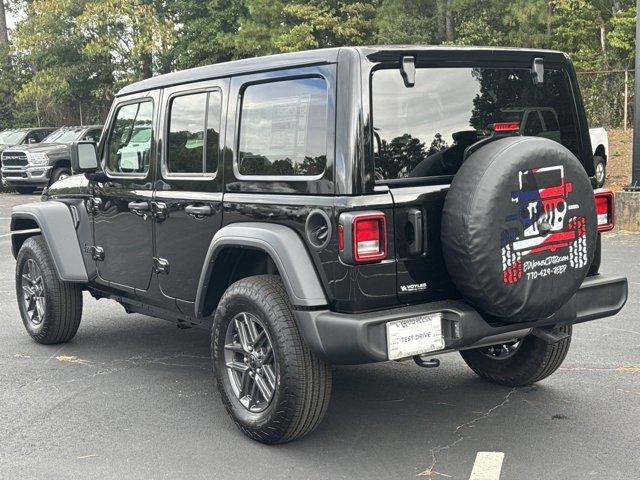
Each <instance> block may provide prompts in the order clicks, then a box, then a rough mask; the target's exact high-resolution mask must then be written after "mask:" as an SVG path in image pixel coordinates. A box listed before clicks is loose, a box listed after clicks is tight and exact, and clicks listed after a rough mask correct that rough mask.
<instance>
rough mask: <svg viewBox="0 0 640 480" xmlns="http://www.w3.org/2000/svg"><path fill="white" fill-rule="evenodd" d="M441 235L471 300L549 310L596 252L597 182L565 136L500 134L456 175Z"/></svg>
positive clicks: (490, 306)
mask: <svg viewBox="0 0 640 480" xmlns="http://www.w3.org/2000/svg"><path fill="white" fill-rule="evenodd" d="M441 235H442V249H443V254H444V259H445V264H446V266H447V270H448V272H449V275H450V277H451V279H452V280H453V282H454V284H455V285H456V287H457V288H458V290H459V291H460V293H461V294H462V296H463V297H464V298H465V299H466V300H467V301H468V302H469V303H470V304H472V305H473V306H475V307H477V308H478V309H479V310H481V311H483V312H485V313H488V314H489V315H493V316H495V317H499V318H500V319H502V320H504V321H508V322H524V321H530V320H536V319H542V318H546V317H548V316H550V315H552V314H553V313H554V312H556V311H557V310H558V309H559V308H560V307H561V306H562V305H564V304H565V303H566V302H567V301H568V300H569V299H570V298H571V297H572V296H573V294H574V293H575V292H576V290H577V289H578V288H579V287H580V285H581V284H582V282H583V280H584V278H585V276H586V275H587V271H588V270H589V266H590V265H591V261H592V260H593V255H594V251H595V245H596V235H597V224H596V213H595V202H594V195H593V188H592V187H591V182H590V181H589V178H588V177H587V174H586V172H585V170H584V168H583V167H582V165H581V164H580V162H579V161H578V159H577V158H576V157H575V156H574V155H573V154H572V153H571V152H570V151H569V150H567V149H566V148H565V147H564V146H562V145H560V144H559V143H557V142H554V141H552V140H548V139H545V138H538V137H509V138H504V139H500V140H495V141H493V142H491V143H488V144H487V145H485V146H483V147H481V148H480V149H479V150H477V151H476V152H474V153H473V154H472V155H470V156H469V158H467V159H466V160H465V162H464V164H463V165H462V166H461V167H460V170H458V172H457V174H456V176H455V177H454V179H453V181H452V183H451V188H450V190H449V192H448V193H447V196H446V199H445V203H444V210H443V216H442V232H441Z"/></svg>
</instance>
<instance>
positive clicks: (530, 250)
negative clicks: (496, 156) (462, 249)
mask: <svg viewBox="0 0 640 480" xmlns="http://www.w3.org/2000/svg"><path fill="white" fill-rule="evenodd" d="M518 181H519V189H518V190H516V191H514V192H512V193H511V201H512V203H513V204H514V205H515V206H517V213H513V214H511V215H508V216H507V218H506V220H507V222H510V223H511V224H512V226H510V227H509V228H507V229H506V230H504V231H503V232H502V235H501V247H502V280H503V282H504V283H506V284H515V283H517V282H519V281H520V280H521V279H522V277H523V276H524V270H525V269H524V262H525V261H526V258H527V257H529V256H532V255H536V254H540V253H543V252H549V253H550V254H551V253H552V254H556V253H559V252H561V251H562V252H564V253H563V255H566V256H568V264H569V267H571V268H582V267H584V266H585V265H586V263H587V259H588V255H587V237H586V233H587V226H586V221H585V218H584V217H581V216H576V215H571V212H572V211H573V210H576V209H577V208H579V205H578V204H570V203H569V197H570V194H571V186H572V185H571V182H567V181H565V177H564V167H563V166H562V165H558V166H553V167H544V168H531V169H529V170H521V171H520V172H518ZM514 210H515V209H514ZM536 256H537V257H538V255H536ZM565 263H566V262H565Z"/></svg>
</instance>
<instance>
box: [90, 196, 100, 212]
mask: <svg viewBox="0 0 640 480" xmlns="http://www.w3.org/2000/svg"><path fill="white" fill-rule="evenodd" d="M100 205H102V199H101V198H98V197H90V198H88V199H87V213H88V214H89V215H95V214H96V213H98V212H99V211H100Z"/></svg>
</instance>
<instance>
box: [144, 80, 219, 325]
mask: <svg viewBox="0 0 640 480" xmlns="http://www.w3.org/2000/svg"><path fill="white" fill-rule="evenodd" d="M227 86H228V80H221V81H220V80H217V81H214V82H210V83H207V84H206V86H205V87H203V88H201V89H198V90H190V91H185V90H184V87H182V88H180V87H175V88H173V89H167V90H165V93H164V98H165V100H164V108H163V112H164V114H163V119H162V125H163V128H162V135H163V141H162V142H161V143H162V145H163V148H162V154H161V156H162V161H161V162H160V169H159V171H158V176H157V181H156V193H155V208H156V210H157V213H156V227H155V228H156V233H155V243H156V257H157V262H158V263H159V264H160V265H162V266H163V267H164V268H163V271H162V272H161V273H160V274H159V278H158V279H159V284H160V288H161V290H162V293H163V294H164V295H166V296H167V297H171V298H175V299H177V300H182V301H184V302H194V301H195V297H196V291H197V287H198V281H199V279H200V273H201V271H202V266H203V265H204V259H205V255H206V253H207V250H208V247H209V244H210V243H211V240H212V239H213V236H214V235H215V233H216V232H217V231H218V229H219V228H220V225H221V223H222V173H221V172H222V168H221V159H222V149H223V145H222V143H221V140H220V139H222V138H224V135H222V134H221V133H222V132H221V130H222V129H223V125H224V122H223V120H222V119H223V118H224V114H223V112H224V111H225V110H226V109H225V108H223V105H226V93H227ZM178 304H179V305H180V306H181V308H184V307H183V306H182V302H178ZM185 313H192V312H191V311H190V309H189V308H188V306H187V308H186V311H185Z"/></svg>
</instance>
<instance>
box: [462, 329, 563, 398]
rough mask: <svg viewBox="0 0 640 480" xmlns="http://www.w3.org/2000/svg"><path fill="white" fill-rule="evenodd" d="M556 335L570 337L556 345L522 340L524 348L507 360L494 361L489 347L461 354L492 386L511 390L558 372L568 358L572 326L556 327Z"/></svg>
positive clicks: (495, 359) (539, 340) (533, 338)
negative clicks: (502, 386) (488, 349)
mask: <svg viewBox="0 0 640 480" xmlns="http://www.w3.org/2000/svg"><path fill="white" fill-rule="evenodd" d="M553 332H554V333H557V334H567V335H568V336H567V337H566V338H564V339H562V340H560V341H558V342H556V343H548V342H547V341H545V340H542V339H540V338H538V337H535V336H533V335H527V336H526V337H524V338H523V339H521V340H520V341H521V345H520V347H519V348H518V349H517V350H516V351H515V352H514V353H513V355H512V356H510V357H508V358H505V359H500V358H491V357H489V356H487V355H485V354H484V353H482V352H483V351H486V348H487V347H484V348H475V349H473V350H462V351H461V352H460V355H462V358H463V360H464V361H465V362H466V363H467V365H469V367H470V368H471V370H473V371H474V372H475V373H476V374H477V375H479V376H480V377H482V378H483V379H485V380H487V381H489V382H491V383H497V384H499V385H505V386H508V387H519V386H523V385H531V384H532V383H536V382H539V381H540V380H542V379H544V378H547V377H548V376H549V375H551V374H552V373H553V372H555V371H556V370H557V369H558V367H560V365H562V362H563V361H564V359H565V357H566V356H567V352H568V351H569V345H570V344H571V325H564V326H561V327H556V328H554V330H553Z"/></svg>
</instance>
